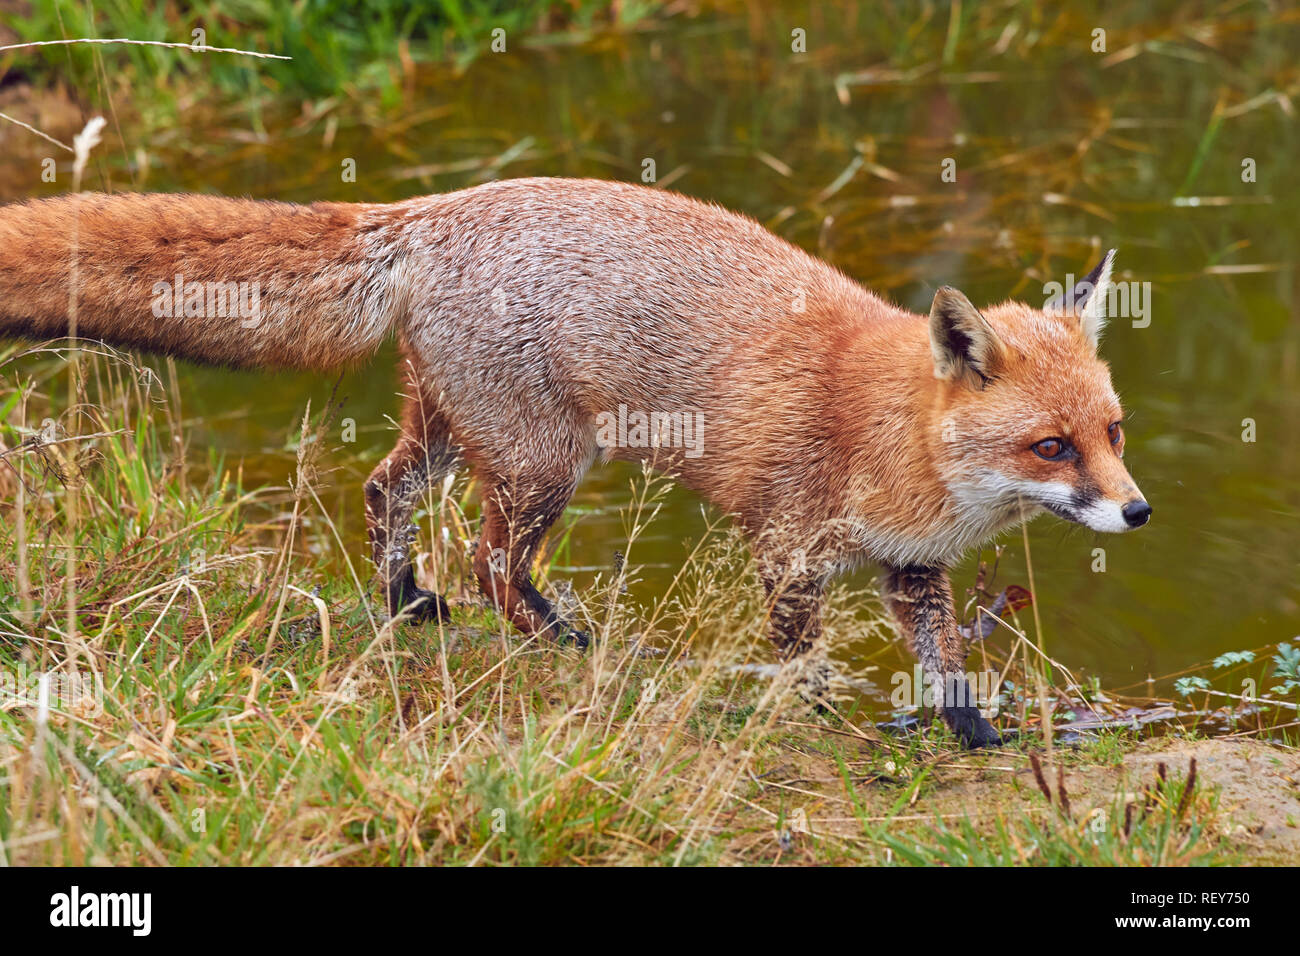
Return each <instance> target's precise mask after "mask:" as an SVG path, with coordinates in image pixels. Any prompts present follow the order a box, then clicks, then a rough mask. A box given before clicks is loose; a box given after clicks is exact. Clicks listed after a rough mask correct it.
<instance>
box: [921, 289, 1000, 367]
mask: <svg viewBox="0 0 1300 956" xmlns="http://www.w3.org/2000/svg"><path fill="white" fill-rule="evenodd" d="M1005 352H1006V349H1005V347H1004V346H1003V345H1002V340H1001V339H999V338H998V334H997V333H996V332H994V331H993V326H991V325H989V323H988V320H987V319H986V318H984V316H982V315H980V312H979V309H977V308H975V306H973V305H971V303H970V300H969V299H967V298H966V297H965V296H964V295H962V294H961V293H960V292H958V291H957V290H956V289H953V288H950V287H949V286H946V285H945V286H941V287H940V288H939V290H938V291H937V292H935V294H934V304H933V305H931V306H930V354H931V355H932V356H933V357H934V375H935V378H942V379H947V380H949V381H958V380H961V379H964V380H966V382H967V383H968V384H970V385H972V386H973V387H975V388H983V387H984V386H985V385H987V384H988V382H989V380H990V379H992V378H994V377H995V376H996V375H997V372H998V368H999V367H1000V365H1001V363H1002V357H1003V355H1004V354H1005Z"/></svg>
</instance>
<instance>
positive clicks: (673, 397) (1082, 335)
mask: <svg viewBox="0 0 1300 956" xmlns="http://www.w3.org/2000/svg"><path fill="white" fill-rule="evenodd" d="M74 242H75V245H74ZM74 249H75V255H76V270H75V274H76V277H77V278H76V290H77V296H78V316H79V320H78V322H79V326H78V335H79V336H80V337H84V338H89V339H96V340H102V341H104V342H107V343H109V344H114V345H120V346H125V347H137V348H140V349H144V350H148V351H153V352H160V353H166V354H169V355H174V356H177V357H179V358H183V359H189V360H192V361H196V362H202V363H210V364H217V365H227V366H235V367H243V368H257V369H281V368H295V369H321V370H325V369H333V368H336V367H339V366H345V365H348V364H351V363H356V362H359V361H360V360H362V359H365V358H366V357H368V356H370V355H372V354H373V353H375V352H376V351H377V350H378V349H379V348H380V346H381V345H382V344H383V343H384V342H385V341H386V340H387V339H389V337H390V336H396V338H397V340H398V342H399V344H400V348H401V352H402V355H403V358H404V360H403V363H402V364H403V367H404V368H405V372H406V376H407V384H408V400H407V403H406V407H405V411H404V416H403V429H402V433H401V437H400V439H399V440H398V442H397V446H396V447H395V448H394V449H393V451H392V452H391V453H390V454H389V455H388V457H387V458H385V459H384V461H383V462H382V463H381V464H380V465H379V466H378V467H377V468H376V469H375V470H374V472H373V473H372V474H371V476H370V478H369V480H368V481H367V482H366V485H365V497H366V516H367V524H368V531H369V538H370V543H371V548H372V552H373V558H374V561H375V564H376V566H377V568H378V571H379V574H380V577H381V580H382V582H383V585H384V589H385V595H386V601H387V605H388V609H389V612H390V613H391V614H398V613H399V612H400V613H404V614H406V615H408V616H410V617H411V618H414V619H416V620H423V619H429V618H439V619H446V618H447V617H448V607H447V604H446V603H445V601H444V600H443V599H442V597H440V596H438V595H436V594H433V593H430V592H428V591H424V590H422V589H420V588H419V587H417V585H416V581H415V576H414V574H413V572H412V568H411V561H410V554H409V549H410V537H411V533H412V527H411V515H412V509H413V506H414V501H415V498H416V494H417V492H418V490H419V489H421V488H423V487H424V486H425V484H426V482H428V481H430V480H438V479H440V478H441V477H443V476H445V475H446V474H447V473H448V472H449V471H450V470H452V469H453V468H455V467H456V466H457V465H458V464H459V463H461V462H464V463H466V464H468V466H469V467H470V469H471V470H472V471H473V473H474V474H475V475H476V476H477V477H478V478H479V479H480V480H481V482H482V483H483V486H484V489H485V491H484V494H483V505H482V507H483V525H482V536H481V539H480V544H479V546H478V549H477V552H476V554H475V557H474V560H473V564H474V571H475V574H476V577H477V578H478V581H479V583H480V584H481V585H482V587H483V589H484V591H485V592H486V593H487V594H488V595H489V596H490V597H491V598H492V599H493V600H494V601H495V603H496V605H497V606H498V607H499V608H500V610H501V612H502V613H503V614H505V615H506V616H507V617H509V619H510V620H511V621H512V622H513V623H514V625H515V626H516V627H517V628H518V629H519V630H520V631H522V632H523V633H525V634H528V635H545V636H547V637H550V638H554V639H557V640H572V641H573V642H575V643H577V644H578V645H582V646H585V645H586V643H587V640H588V638H587V635H585V634H583V633H582V632H580V631H579V630H577V629H576V628H574V627H573V626H572V625H571V624H570V623H569V622H567V621H564V620H561V619H560V618H559V617H558V616H557V615H556V613H555V612H554V610H553V609H552V607H551V606H550V604H549V603H548V602H547V601H546V600H545V598H543V596H542V595H541V594H540V593H539V592H538V590H537V589H536V587H534V585H533V583H532V581H531V579H530V576H529V569H530V567H531V565H532V559H533V556H534V552H535V549H536V548H537V546H538V544H539V542H540V541H541V540H542V537H543V536H544V535H545V533H546V531H547V529H548V528H549V527H550V526H551V524H552V523H553V522H554V521H555V520H556V519H557V518H558V517H559V516H560V514H561V513H562V512H563V510H564V508H565V505H566V503H567V502H568V501H569V498H570V496H571V495H572V494H573V492H574V489H575V486H576V485H577V484H578V481H579V480H580V479H581V477H582V475H583V474H584V473H585V472H586V471H587V469H588V468H589V467H590V466H591V465H592V464H593V462H594V461H595V460H596V459H597V458H601V459H604V460H610V459H624V460H640V461H647V460H648V461H651V462H652V463H653V464H654V466H655V467H657V468H659V469H662V470H663V471H665V472H667V473H669V474H671V475H672V476H674V477H675V478H676V479H677V480H678V481H680V482H682V483H684V484H685V485H686V486H688V487H689V488H691V489H694V490H695V491H696V492H698V493H699V494H700V495H702V496H703V497H705V498H707V499H708V500H710V501H711V502H713V503H714V504H715V505H716V506H717V507H719V508H720V509H722V510H723V511H724V512H726V513H729V514H732V515H734V516H735V517H736V520H738V521H739V523H740V525H741V527H742V528H743V529H744V531H745V532H746V534H747V536H748V538H749V540H750V542H751V544H752V547H753V549H754V552H755V556H756V558H757V561H758V566H759V568H760V575H761V577H762V579H763V583H764V585H765V587H766V588H767V592H768V601H769V604H768V607H769V608H770V620H771V629H772V637H773V639H774V641H775V643H776V645H777V647H778V649H779V651H780V653H781V655H782V656H783V658H785V659H787V660H789V659H793V658H795V657H797V656H799V655H801V654H805V652H807V651H808V650H809V649H811V648H812V647H813V646H814V645H816V644H817V643H818V641H819V637H820V634H821V624H820V607H821V602H822V594H823V590H824V588H825V586H826V584H827V582H828V580H829V579H830V578H831V577H832V575H834V574H836V573H838V572H841V571H843V570H845V569H848V568H851V567H853V566H855V565H857V564H859V563H861V562H864V561H874V562H877V563H879V564H881V565H883V567H884V569H885V571H886V575H885V583H886V590H885V593H886V602H887V605H888V607H889V608H890V610H891V612H892V613H893V614H894V615H895V617H896V618H897V621H898V625H899V627H900V629H901V631H902V632H903V633H904V635H905V636H906V637H907V639H908V641H909V644H910V646H911V647H912V649H913V651H914V653H915V654H916V655H917V657H918V658H919V660H920V662H921V664H922V666H923V668H924V669H925V672H926V673H927V675H928V676H927V679H928V680H929V681H931V682H932V683H933V685H934V686H935V687H936V688H939V689H942V691H943V695H942V697H941V699H942V701H943V703H942V705H941V714H942V716H943V718H944V719H945V721H946V722H947V723H948V724H949V726H950V727H951V728H952V729H953V730H954V731H955V732H956V734H957V735H958V736H959V737H960V738H961V740H962V741H964V743H965V744H966V745H968V746H972V747H977V746H982V745H994V744H997V743H999V742H1000V738H999V736H998V734H997V732H996V731H995V730H994V729H993V727H992V726H991V725H990V724H989V723H988V721H986V720H985V719H984V718H983V717H982V716H980V713H979V711H978V709H977V708H976V707H975V706H974V703H975V702H974V700H973V699H972V698H971V696H970V693H969V689H968V687H967V683H966V679H965V676H964V672H965V657H966V647H965V642H964V638H963V636H962V634H961V633H960V631H959V627H958V622H957V619H956V616H955V613H954V609H953V598H952V593H951V587H950V585H949V581H948V573H947V571H946V568H947V567H949V566H950V565H951V564H952V563H953V562H955V561H957V560H958V559H959V558H960V557H961V556H962V554H963V553H965V552H966V551H967V550H968V549H970V548H971V547H973V546H975V545H978V544H980V543H982V542H986V541H988V540H989V539H991V538H992V537H994V536H995V535H997V534H998V533H999V532H1000V531H1002V530H1004V529H1007V528H1009V527H1011V526H1013V525H1016V524H1019V523H1020V522H1022V521H1024V520H1026V519H1028V518H1030V517H1032V516H1034V515H1035V514H1037V513H1040V512H1042V511H1050V512H1052V513H1053V514H1056V515H1058V516H1060V517H1062V518H1065V519H1067V520H1069V521H1074V522H1078V523H1080V524H1083V525H1086V526H1088V527H1090V528H1092V529H1094V530H1097V531H1125V530H1128V529H1130V528H1135V527H1138V526H1140V525H1142V524H1144V523H1145V522H1146V521H1147V519H1148V518H1149V517H1150V515H1151V508H1150V507H1149V506H1148V504H1147V503H1146V501H1145V500H1143V497H1142V495H1141V493H1140V492H1139V491H1138V489H1137V486H1136V485H1135V484H1134V483H1133V480H1132V479H1131V478H1130V477H1129V475H1128V472H1127V471H1126V470H1125V468H1124V465H1123V464H1122V462H1121V460H1120V459H1121V457H1122V455H1123V452H1124V431H1123V427H1122V424H1121V420H1122V417H1123V415H1122V412H1121V410H1120V403H1119V400H1118V398H1117V397H1116V395H1115V391H1114V389H1113V388H1112V386H1111V382H1110V375H1109V371H1108V368H1107V366H1106V365H1105V363H1104V362H1102V361H1101V360H1100V359H1099V358H1098V357H1097V344H1098V337H1099V335H1100V333H1101V328H1102V324H1103V316H1104V313H1105V308H1104V303H1105V299H1106V294H1107V288H1108V286H1109V283H1110V272H1111V264H1112V261H1113V255H1114V254H1113V251H1112V252H1111V253H1109V254H1107V255H1106V256H1105V258H1104V259H1103V260H1102V261H1101V263H1100V264H1099V265H1098V266H1097V267H1096V268H1095V269H1094V270H1093V271H1092V273H1091V274H1090V275H1089V276H1088V277H1087V278H1086V279H1085V280H1084V281H1083V282H1081V283H1080V284H1079V286H1078V288H1076V289H1074V290H1070V294H1068V295H1066V296H1065V297H1064V298H1065V301H1064V303H1062V304H1060V305H1059V306H1057V307H1050V308H1044V309H1035V308H1031V307H1030V306H1028V305H1022V304H1019V303H1015V302H1007V303H1003V304H1001V305H996V306H992V307H990V308H987V309H985V310H984V311H983V312H981V311H980V310H978V309H976V308H975V306H973V305H972V304H971V303H970V301H968V300H967V298H966V297H965V296H964V295H962V294H961V293H960V292H958V291H956V290H955V289H951V288H947V287H943V288H940V289H938V291H937V292H936V293H935V295H934V302H933V305H932V307H931V309H930V315H929V317H928V320H927V319H926V318H925V317H923V316H919V315H914V314H911V313H909V312H907V311H905V310H903V309H901V308H899V307H897V306H895V305H892V304H890V303H888V302H886V301H885V300H883V299H881V298H879V297H877V296H876V295H874V294H872V293H871V292H869V291H867V290H866V289H864V288H863V287H862V286H860V285H858V284H857V283H855V282H853V281H852V280H850V279H849V278H847V277H846V276H845V275H843V274H842V273H841V272H839V271H838V270H836V269H835V268H833V267H831V266H829V265H827V264H826V263H824V262H821V261H820V260H818V259H816V258H814V257H813V256H811V255H808V254H807V253H805V252H803V251H802V250H800V249H798V248H796V247H795V246H793V245H791V244H790V243H788V242H785V241H784V240H782V239H779V238H777V237H776V236H774V235H773V234H771V233H770V232H768V231H767V230H765V229H764V228H762V227H761V226H760V225H759V224H758V223H756V222H754V221H753V220H751V219H749V218H746V217H744V216H741V215H737V214H734V213H731V212H727V211H725V210H723V209H721V208H719V207H717V206H714V205H709V204H707V203H703V202H700V201H697V200H694V199H690V198H687V197H684V196H681V195H677V194H673V193H670V192H665V191H660V190H655V189H651V188H646V187H641V186H634V185H627V184H622V183H614V182H602V181H596V180H565V179H518V180H507V181H501V182H493V183H488V184H486V185H482V186H477V187H474V188H472V189H465V190H461V191H459V192H452V193H447V194H444V195H435V196H427V197H422V198H418V199H411V200H407V201H404V202H398V203H393V204H389V205H378V204H355V205H354V204H343V203H314V204H312V205H307V206H299V205H291V204H285V203H275V202H256V201H251V200H239V199H222V198H216V197H209V196H195V195H116V196H107V195H97V194H81V195H79V196H70V197H63V198H57V199H45V200H36V201H30V202H25V203H17V204H11V205H7V206H4V207H0V334H7V335H13V336H24V337H29V338H31V337H39V338H50V337H59V336H64V335H66V334H67V333H68V331H69V329H68V312H69V308H68V306H69V293H70V287H71V281H72V280H71V276H72V274H73V271H72V270H71V269H70V268H69V267H70V264H71V263H72V260H73V255H74ZM250 285H251V286H252V287H253V289H255V290H256V294H255V295H246V294H243V293H244V291H245V290H247V288H248V287H249V286H250ZM214 288H215V289H217V290H218V291H219V292H220V293H221V294H219V295H218V296H216V300H217V301H216V302H215V304H214V301H213V299H214V296H213V295H212V290H213V289H214ZM204 290H207V292H206V297H205V291H204ZM250 306H254V307H250ZM614 416H617V421H618V423H619V424H618V428H617V429H614V431H616V432H617V435H615V436H614V437H611V434H610V432H611V429H610V428H609V427H607V426H610V425H612V423H613V422H614V420H615V418H614ZM629 422H635V423H636V424H635V427H633V428H632V429H631V431H628V430H627V429H626V427H625V426H626V424H627V423H629ZM684 422H689V423H694V425H695V427H693V428H692V429H691V431H692V434H691V436H690V437H691V439H692V440H691V441H690V442H686V441H682V440H680V439H681V438H682V434H679V432H682V431H683V430H682V428H681V427H680V426H682V425H683V423H684ZM645 423H648V425H647V424H645ZM670 424H671V426H672V427H669V426H670ZM674 439H678V440H676V441H674ZM684 446H686V447H684Z"/></svg>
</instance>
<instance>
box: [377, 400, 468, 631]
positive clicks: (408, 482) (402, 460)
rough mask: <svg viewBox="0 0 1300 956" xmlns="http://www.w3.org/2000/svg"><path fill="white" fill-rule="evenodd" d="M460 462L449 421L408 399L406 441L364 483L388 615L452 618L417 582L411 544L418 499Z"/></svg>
mask: <svg viewBox="0 0 1300 956" xmlns="http://www.w3.org/2000/svg"><path fill="white" fill-rule="evenodd" d="M456 460H457V455H456V449H455V448H454V446H453V445H452V442H451V431H450V428H449V427H448V426H447V423H446V421H445V420H444V419H442V417H441V416H440V415H438V414H437V412H436V411H433V410H431V409H430V408H429V406H428V405H427V404H426V403H422V402H420V401H418V400H408V402H407V406H406V409H405V413H404V425H403V429H402V437H401V438H400V439H399V440H398V442H397V446H396V447H395V448H394V449H393V450H392V451H391V452H389V454H388V456H387V457H386V458H385V459H384V460H383V461H382V462H380V463H379V465H378V467H376V468H375V470H374V471H372V472H371V473H370V477H369V478H368V479H367V480H366V484H365V492H366V530H367V533H368V535H369V538H370V548H371V556H372V558H373V560H374V563H375V567H376V569H377V570H378V572H379V578H380V580H381V582H382V583H383V588H384V601H385V607H386V610H387V612H388V614H389V616H390V617H394V616H396V615H398V614H400V613H406V614H408V615H409V616H410V617H411V619H412V620H414V621H416V622H417V623H419V622H424V621H428V620H434V619H436V620H439V621H448V620H450V619H451V613H450V609H449V608H448V607H447V602H446V601H445V600H443V598H442V596H441V595H438V594H435V593H433V592H432V591H426V590H424V589H423V588H421V587H419V586H418V585H417V584H416V583H415V570H414V568H413V567H412V565H411V542H412V540H413V539H414V537H415V532H416V526H415V525H414V524H413V523H412V521H411V517H412V514H413V513H414V511H415V505H416V502H417V501H419V499H420V496H421V495H422V494H423V493H424V492H425V491H426V489H428V488H429V487H430V486H431V484H432V483H434V482H438V481H441V479H442V478H443V476H445V475H446V474H447V473H448V472H449V471H451V470H452V469H453V468H454V467H455V465H456Z"/></svg>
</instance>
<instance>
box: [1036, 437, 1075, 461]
mask: <svg viewBox="0 0 1300 956" xmlns="http://www.w3.org/2000/svg"><path fill="white" fill-rule="evenodd" d="M1029 447H1030V448H1032V449H1033V452H1034V454H1035V455H1037V456H1038V457H1039V458H1046V459H1047V460H1048V461H1055V460H1056V459H1058V458H1060V457H1061V456H1062V455H1064V454H1065V448H1066V446H1065V442H1064V441H1063V440H1062V439H1060V438H1044V439H1043V440H1042V441H1040V442H1034V444H1032V445H1031V446H1029Z"/></svg>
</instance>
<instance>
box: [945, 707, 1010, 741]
mask: <svg viewBox="0 0 1300 956" xmlns="http://www.w3.org/2000/svg"><path fill="white" fill-rule="evenodd" d="M943 720H944V723H946V724H947V725H948V727H949V728H950V729H951V730H952V732H953V733H954V734H956V735H957V738H958V739H959V740H961V742H962V746H964V747H965V748H966V749H967V750H978V749H980V748H981V747H1001V746H1002V742H1003V741H1002V735H1001V734H999V733H998V732H997V730H996V729H995V728H994V726H993V725H992V724H990V723H989V722H988V721H987V720H985V719H984V718H983V717H982V716H981V715H980V712H979V710H978V709H977V708H975V707H954V708H952V709H951V710H945V711H944V712H943Z"/></svg>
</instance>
